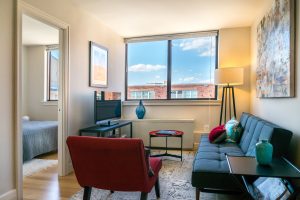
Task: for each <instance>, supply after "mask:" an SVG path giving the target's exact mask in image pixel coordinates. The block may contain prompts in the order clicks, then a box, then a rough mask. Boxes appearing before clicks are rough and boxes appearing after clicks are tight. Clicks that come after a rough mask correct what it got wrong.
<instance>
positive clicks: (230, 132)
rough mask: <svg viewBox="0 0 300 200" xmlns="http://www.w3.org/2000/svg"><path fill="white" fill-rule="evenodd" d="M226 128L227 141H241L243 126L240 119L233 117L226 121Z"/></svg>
mask: <svg viewBox="0 0 300 200" xmlns="http://www.w3.org/2000/svg"><path fill="white" fill-rule="evenodd" d="M225 129H226V134H227V138H226V142H233V143H237V142H239V141H240V138H241V136H242V133H243V127H242V125H241V123H239V121H237V120H236V119H234V118H232V119H231V120H229V121H228V122H227V123H226V125H225Z"/></svg>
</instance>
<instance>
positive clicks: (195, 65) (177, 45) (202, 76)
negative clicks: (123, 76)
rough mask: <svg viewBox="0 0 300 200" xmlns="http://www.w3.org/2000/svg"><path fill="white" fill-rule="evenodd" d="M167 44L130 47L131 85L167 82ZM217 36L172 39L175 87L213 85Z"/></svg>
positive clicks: (149, 43) (165, 42)
mask: <svg viewBox="0 0 300 200" xmlns="http://www.w3.org/2000/svg"><path fill="white" fill-rule="evenodd" d="M167 46H168V41H154V42H140V43H129V44H128V85H129V86H133V85H148V84H153V83H166V80H167V59H168V54H167V51H168V47H167ZM215 54H216V53H215V37H214V36H212V37H199V38H188V39H176V40H172V84H191V83H213V74H214V69H215Z"/></svg>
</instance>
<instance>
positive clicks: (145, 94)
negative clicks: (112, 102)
mask: <svg viewBox="0 0 300 200" xmlns="http://www.w3.org/2000/svg"><path fill="white" fill-rule="evenodd" d="M154 97H155V92H154V91H132V92H130V97H129V98H131V99H154Z"/></svg>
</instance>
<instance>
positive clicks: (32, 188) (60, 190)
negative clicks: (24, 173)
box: [23, 154, 81, 200]
mask: <svg viewBox="0 0 300 200" xmlns="http://www.w3.org/2000/svg"><path fill="white" fill-rule="evenodd" d="M39 159H57V154H56V155H55V154H49V155H44V156H41V157H39ZM80 189H81V187H80V186H79V185H78V183H77V180H76V177H75V174H74V173H71V174H69V175H67V176H64V177H58V173H57V166H53V167H50V168H48V169H45V170H43V171H41V172H38V173H35V174H33V175H31V176H28V177H24V179H23V199H24V200H58V199H69V198H70V197H71V196H72V195H73V194H75V193H76V192H78V191H79V190H80Z"/></svg>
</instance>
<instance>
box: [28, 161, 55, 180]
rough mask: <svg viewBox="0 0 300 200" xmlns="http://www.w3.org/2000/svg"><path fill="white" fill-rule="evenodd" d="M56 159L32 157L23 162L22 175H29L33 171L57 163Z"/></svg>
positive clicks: (35, 171)
mask: <svg viewBox="0 0 300 200" xmlns="http://www.w3.org/2000/svg"><path fill="white" fill-rule="evenodd" d="M57 163H58V161H57V160H45V159H32V160H29V161H26V162H25V163H24V164H23V176H30V175H32V174H34V173H37V172H39V171H42V170H44V169H47V168H49V167H52V166H54V165H57Z"/></svg>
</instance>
